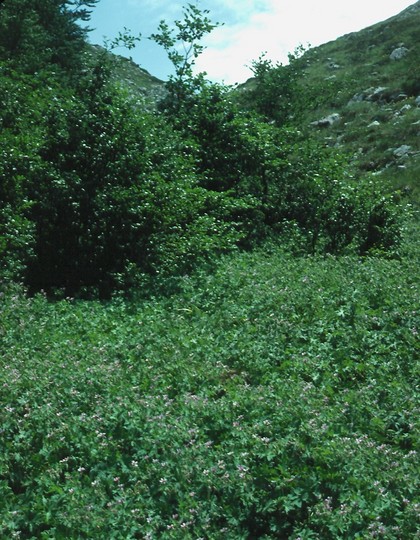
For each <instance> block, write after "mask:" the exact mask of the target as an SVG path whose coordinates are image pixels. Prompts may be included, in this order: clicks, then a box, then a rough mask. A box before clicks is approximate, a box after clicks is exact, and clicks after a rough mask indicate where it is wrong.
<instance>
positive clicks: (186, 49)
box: [151, 4, 219, 114]
mask: <svg viewBox="0 0 420 540" xmlns="http://www.w3.org/2000/svg"><path fill="white" fill-rule="evenodd" d="M183 14H184V18H183V20H182V21H178V20H177V21H175V23H174V24H175V28H171V27H170V26H169V25H168V24H167V23H166V22H165V21H163V20H162V21H161V22H160V24H159V27H158V30H159V31H158V33H156V34H152V36H151V39H152V40H154V41H155V42H156V43H157V44H158V45H161V46H162V47H163V48H164V49H165V51H166V53H167V55H168V58H169V60H170V61H171V62H172V65H173V67H174V71H175V75H172V76H170V77H169V81H168V83H167V89H168V97H167V98H166V99H165V100H164V102H163V103H162V106H163V108H166V109H167V110H169V111H170V112H171V111H172V112H173V113H176V114H177V113H179V112H180V110H181V109H182V108H184V109H185V108H186V107H187V106H188V101H189V98H191V97H193V96H194V94H195V93H197V92H199V91H200V89H201V87H202V86H203V83H204V76H205V73H200V74H198V75H194V65H195V60H196V59H197V58H198V56H199V55H200V54H201V53H202V52H203V50H204V46H203V45H202V44H201V40H202V39H203V37H204V36H205V35H206V34H209V33H210V32H212V31H213V30H214V28H217V27H218V26H219V23H212V22H211V20H210V18H209V17H208V14H209V11H208V10H203V11H201V10H200V9H199V8H198V7H197V6H195V5H194V4H188V5H187V6H186V7H184V12H183Z"/></svg>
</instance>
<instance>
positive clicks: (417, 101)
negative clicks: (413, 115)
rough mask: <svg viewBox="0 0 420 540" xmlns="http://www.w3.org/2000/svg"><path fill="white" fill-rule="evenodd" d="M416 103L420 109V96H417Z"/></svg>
mask: <svg viewBox="0 0 420 540" xmlns="http://www.w3.org/2000/svg"><path fill="white" fill-rule="evenodd" d="M414 103H415V104H416V105H417V107H420V96H417V97H416V99H415V100H414Z"/></svg>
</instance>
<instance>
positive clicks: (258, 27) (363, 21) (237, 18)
mask: <svg viewBox="0 0 420 540" xmlns="http://www.w3.org/2000/svg"><path fill="white" fill-rule="evenodd" d="M412 2H413V0H411V1H410V0H393V2H389V3H387V2H384V1H383V0H369V1H366V0H353V2H351V3H350V2H349V1H348V0H316V1H314V0H213V2H210V3H212V4H213V7H214V9H212V11H211V15H212V14H213V13H214V12H215V14H216V15H217V16H220V15H219V13H220V14H221V15H223V14H225V16H226V20H227V21H228V22H227V23H226V24H225V25H224V26H222V27H220V28H218V29H216V30H214V31H213V33H212V34H211V35H210V36H208V38H207V40H206V46H207V49H206V50H205V51H204V53H203V54H202V56H201V57H200V58H199V59H198V60H197V69H198V70H200V71H206V72H207V73H208V76H209V78H210V79H213V80H224V82H226V83H229V84H232V83H235V82H238V81H241V82H243V81H244V80H245V79H246V78H248V77H250V76H251V72H250V70H249V68H247V67H246V66H249V65H250V63H251V61H252V60H256V59H257V58H258V57H259V55H260V54H261V53H262V52H267V56H268V57H269V58H271V59H273V60H274V61H280V62H284V61H286V59H287V53H288V52H293V50H294V49H295V48H296V47H297V46H298V45H300V44H302V45H304V46H307V45H308V44H311V45H313V46H316V45H320V44H321V43H325V42H327V41H330V40H333V39H336V38H337V37H339V36H341V35H344V34H346V33H349V32H353V31H357V30H361V29H362V28H365V27H367V26H369V25H371V24H374V23H376V22H378V21H381V20H384V19H386V18H388V17H390V16H392V15H395V14H397V13H398V12H399V11H401V10H402V9H404V8H406V7H408V6H409V5H411V4H412Z"/></svg>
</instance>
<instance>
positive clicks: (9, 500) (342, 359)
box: [0, 244, 419, 540]
mask: <svg viewBox="0 0 420 540" xmlns="http://www.w3.org/2000/svg"><path fill="white" fill-rule="evenodd" d="M418 262H419V258H418V250H416V249H415V247H413V244H412V245H411V248H410V250H409V252H407V253H406V254H405V256H404V257H401V258H400V260H396V259H394V260H392V259H384V258H375V257H366V258H363V259H362V258H357V257H351V256H349V257H332V256H325V257H293V256H291V255H290V254H288V253H286V252H285V251H283V250H281V249H280V248H275V247H273V248H272V249H265V250H260V251H258V250H256V251H254V252H252V253H239V252H238V253H236V254H231V255H228V256H226V257H224V258H222V259H221V260H220V262H218V263H217V265H216V266H215V267H214V268H213V269H211V271H210V270H209V269H201V270H197V271H196V272H195V273H194V274H192V275H190V276H189V277H184V278H182V279H180V280H179V281H178V283H177V284H176V288H174V291H173V292H172V293H167V294H162V293H160V294H158V293H156V294H154V295H153V294H152V293H151V294H150V295H149V297H145V298H137V299H132V300H127V299H123V298H122V297H120V298H118V297H116V298H114V299H113V300H111V301H108V302H104V301H102V302H101V301H82V300H74V299H71V298H67V299H63V300H60V301H50V300H48V299H47V298H46V297H45V295H43V294H37V295H35V296H33V297H31V298H30V297H27V296H26V295H25V294H24V291H23V290H22V289H21V288H20V287H19V286H16V285H13V286H10V287H7V286H4V285H3V288H2V298H1V303H0V310H1V319H0V320H1V323H0V332H1V334H0V337H1V340H0V343H1V345H0V354H1V356H0V359H1V360H0V362H1V370H0V400H1V408H0V417H1V421H0V425H1V430H0V448H1V452H0V537H1V538H28V539H70V538H74V539H76V538H109V539H111V538H112V539H131V538H133V539H134V538H141V539H178V538H179V539H181V538H182V539H191V540H192V539H194V540H198V539H199V538H202V539H219V538H229V539H232V540H234V539H235V540H236V539H238V540H239V539H253V538H261V539H270V538H273V539H274V538H284V539H289V538H290V539H296V540H297V539H323V540H325V539H331V540H333V539H334V540H336V539H365V538H386V539H395V540H397V539H409V538H416V535H417V533H418V514H419V512H418V510H419V504H418V485H416V482H417V481H418V453H417V450H418V428H419V426H418V418H419V415H418V412H419V408H418V393H417V389H418V388H417V387H416V385H417V384H418V363H417V361H418V344H419V341H418V334H417V331H418V330H417V329H418V319H419V313H418V307H419V306H418V298H419V294H418V293H419V291H418V286H419V283H418V279H417V278H416V276H417V275H418Z"/></svg>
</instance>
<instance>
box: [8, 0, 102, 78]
mask: <svg viewBox="0 0 420 540" xmlns="http://www.w3.org/2000/svg"><path fill="white" fill-rule="evenodd" d="M98 1H99V0H89V1H79V0H71V1H69V0H5V2H4V4H3V5H2V8H1V11H0V59H3V60H8V61H9V62H11V63H12V65H13V66H14V67H15V68H17V69H20V70H21V71H24V72H27V73H35V72H37V71H39V70H40V69H43V68H45V67H52V66H56V68H61V69H62V70H63V71H64V72H68V73H69V72H72V71H73V72H74V71H75V70H76V71H77V70H78V69H79V68H80V65H81V55H80V53H81V51H82V50H83V47H84V44H85V37H86V33H87V32H88V29H87V28H82V26H80V25H79V24H78V22H79V21H83V22H87V21H88V20H89V17H90V13H91V11H90V8H92V7H93V6H94V5H95V4H96V3H97V2H98Z"/></svg>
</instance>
